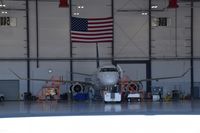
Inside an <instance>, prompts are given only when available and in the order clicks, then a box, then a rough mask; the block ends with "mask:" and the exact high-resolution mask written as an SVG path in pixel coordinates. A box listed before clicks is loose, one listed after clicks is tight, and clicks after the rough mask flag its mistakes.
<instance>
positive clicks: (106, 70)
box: [10, 65, 190, 102]
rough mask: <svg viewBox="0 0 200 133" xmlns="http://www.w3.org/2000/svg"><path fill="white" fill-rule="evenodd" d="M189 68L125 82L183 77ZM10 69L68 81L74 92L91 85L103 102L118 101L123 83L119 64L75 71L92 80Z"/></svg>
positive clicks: (62, 81)
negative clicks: (64, 78) (89, 70)
mask: <svg viewBox="0 0 200 133" xmlns="http://www.w3.org/2000/svg"><path fill="white" fill-rule="evenodd" d="M189 70H190V69H188V70H187V71H186V72H184V73H183V74H181V75H178V76H169V77H159V78H151V79H141V80H129V81H128V82H127V86H130V87H132V85H133V84H134V85H137V84H139V83H141V82H144V81H145V82H147V81H159V80H165V79H174V78H182V77H184V76H185V75H186V74H187V73H188V72H189ZM10 71H11V72H12V73H13V74H14V75H15V76H16V77H17V78H18V79H20V80H33V81H45V82H51V81H54V82H61V83H69V84H71V87H70V90H71V91H73V92H76V93H79V92H82V91H83V90H84V88H85V87H86V86H87V87H92V88H93V89H99V90H103V91H104V94H103V95H104V96H103V97H104V101H105V102H120V101H121V100H122V99H121V92H120V91H119V87H120V85H121V84H123V81H122V80H121V79H122V77H123V70H122V69H121V67H120V66H119V65H117V66H115V65H105V66H101V67H99V68H98V69H97V72H96V73H95V74H94V75H89V74H82V73H75V74H80V75H86V76H95V78H94V82H85V81H71V80H63V79H62V80H51V79H37V78H34V79H32V78H30V79H27V78H22V77H20V76H19V75H18V74H17V73H15V72H14V71H12V70H11V69H10Z"/></svg>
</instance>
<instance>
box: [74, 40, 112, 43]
mask: <svg viewBox="0 0 200 133" xmlns="http://www.w3.org/2000/svg"><path fill="white" fill-rule="evenodd" d="M73 42H77V43H96V42H97V41H73ZM98 42H112V40H103V41H98Z"/></svg>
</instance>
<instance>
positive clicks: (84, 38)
mask: <svg viewBox="0 0 200 133" xmlns="http://www.w3.org/2000/svg"><path fill="white" fill-rule="evenodd" d="M73 38H74V39H83V40H88V39H90V40H97V39H107V38H112V36H107V37H95V38H90V37H73Z"/></svg>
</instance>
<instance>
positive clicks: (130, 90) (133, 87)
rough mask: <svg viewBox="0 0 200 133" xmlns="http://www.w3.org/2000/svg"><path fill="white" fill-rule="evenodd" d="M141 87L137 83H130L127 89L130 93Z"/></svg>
mask: <svg viewBox="0 0 200 133" xmlns="http://www.w3.org/2000/svg"><path fill="white" fill-rule="evenodd" d="M138 90H139V88H138V85H137V83H133V82H132V83H129V84H128V86H127V91H128V92H129V93H135V92H138Z"/></svg>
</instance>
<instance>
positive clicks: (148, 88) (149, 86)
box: [146, 0, 152, 92]
mask: <svg viewBox="0 0 200 133" xmlns="http://www.w3.org/2000/svg"><path fill="white" fill-rule="evenodd" d="M151 12H152V11H151V0H149V61H148V63H147V66H146V67H147V78H148V79H151V53H152V52H151V38H152V35H151ZM151 84H152V83H151V81H147V92H151Z"/></svg>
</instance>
